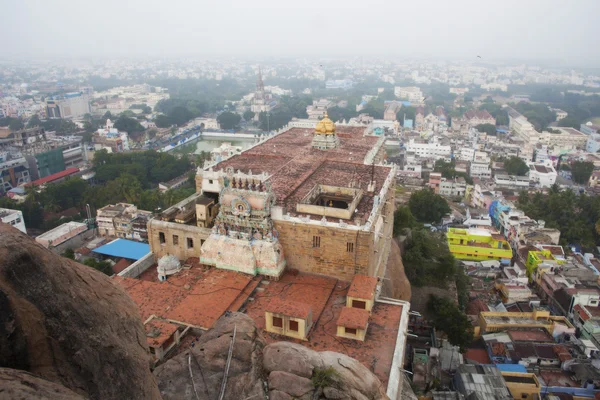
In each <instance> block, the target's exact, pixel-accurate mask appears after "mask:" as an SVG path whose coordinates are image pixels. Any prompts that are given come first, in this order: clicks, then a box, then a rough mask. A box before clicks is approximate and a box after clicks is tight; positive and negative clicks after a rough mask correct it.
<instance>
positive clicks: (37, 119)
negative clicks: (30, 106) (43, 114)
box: [27, 114, 42, 128]
mask: <svg viewBox="0 0 600 400" xmlns="http://www.w3.org/2000/svg"><path fill="white" fill-rule="evenodd" d="M41 125H42V120H40V117H38V115H37V114H34V115H33V116H32V117H31V118H29V121H27V127H28V128H33V127H34V126H41Z"/></svg>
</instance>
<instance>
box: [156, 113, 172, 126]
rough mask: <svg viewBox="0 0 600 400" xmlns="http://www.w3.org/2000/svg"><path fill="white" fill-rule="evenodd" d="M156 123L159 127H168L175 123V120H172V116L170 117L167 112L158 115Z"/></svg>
mask: <svg viewBox="0 0 600 400" xmlns="http://www.w3.org/2000/svg"><path fill="white" fill-rule="evenodd" d="M154 123H155V124H156V126H157V127H159V128H168V127H170V126H171V125H173V121H172V120H171V118H169V117H168V116H166V115H165V114H159V115H157V116H156V118H155V119H154Z"/></svg>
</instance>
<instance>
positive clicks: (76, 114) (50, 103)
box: [46, 92, 91, 119]
mask: <svg viewBox="0 0 600 400" xmlns="http://www.w3.org/2000/svg"><path fill="white" fill-rule="evenodd" d="M90 112H91V109H90V97H89V95H88V94H86V93H83V92H75V93H67V94H65V95H64V96H61V97H58V98H57V97H54V98H51V99H49V100H46V114H47V116H48V118H54V119H56V118H61V119H67V118H81V117H83V116H84V115H85V114H88V113H90Z"/></svg>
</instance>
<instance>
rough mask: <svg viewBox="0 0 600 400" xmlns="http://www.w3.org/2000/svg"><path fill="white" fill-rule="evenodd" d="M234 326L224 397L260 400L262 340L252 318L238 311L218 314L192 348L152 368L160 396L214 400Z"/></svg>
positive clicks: (219, 385)
mask: <svg viewBox="0 0 600 400" xmlns="http://www.w3.org/2000/svg"><path fill="white" fill-rule="evenodd" d="M234 328H235V330H236V335H235V342H234V346H233V353H232V359H231V364H230V366H229V372H228V375H227V385H226V390H225V396H224V399H227V400H238V399H245V398H255V399H263V398H264V390H263V386H262V381H261V375H262V351H263V348H264V346H265V341H264V339H263V338H262V337H261V336H260V334H259V332H258V330H257V329H256V325H254V321H253V320H252V319H251V318H250V317H248V316H247V315H245V314H241V313H231V314H228V315H224V316H222V317H221V318H219V320H218V321H217V322H216V323H215V326H214V327H213V328H212V329H211V330H209V331H207V332H206V333H205V334H204V335H202V336H200V338H199V339H198V341H195V342H194V343H193V344H194V346H193V347H190V348H189V349H188V350H186V351H184V352H182V353H180V354H178V355H177V356H175V357H174V358H172V359H170V360H169V361H167V362H166V363H164V364H162V365H160V366H159V367H158V368H156V370H154V374H155V375H156V378H157V380H158V387H159V389H160V393H161V395H162V396H163V399H165V400H170V399H173V400H175V399H177V400H179V399H183V400H185V399H189V400H195V399H197V398H200V399H217V398H218V397H219V396H218V394H219V393H220V390H221V383H222V381H223V375H224V371H225V365H226V363H227V357H228V354H229V346H230V343H231V339H232V336H233V331H234ZM190 370H191V373H190ZM196 394H197V395H196ZM253 396H254V397H253Z"/></svg>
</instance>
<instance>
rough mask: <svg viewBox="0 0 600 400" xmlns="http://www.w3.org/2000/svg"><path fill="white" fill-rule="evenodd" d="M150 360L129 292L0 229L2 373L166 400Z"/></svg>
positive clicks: (94, 393)
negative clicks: (19, 373) (8, 370)
mask: <svg viewBox="0 0 600 400" xmlns="http://www.w3.org/2000/svg"><path fill="white" fill-rule="evenodd" d="M149 361H150V358H149V353H148V346H147V343H146V334H145V332H144V328H143V326H142V322H141V320H140V316H139V313H138V311H137V307H136V305H135V304H134V303H133V301H132V300H131V299H130V298H129V297H128V296H127V294H126V293H125V292H123V291H122V290H121V289H120V288H118V287H117V286H116V285H114V284H113V283H112V282H111V281H110V279H109V278H108V277H107V276H105V275H103V274H101V273H99V272H97V271H95V270H93V269H92V268H89V267H87V266H85V265H81V264H78V263H76V262H74V261H71V260H68V259H65V258H63V257H59V256H57V255H55V254H53V253H51V252H50V251H48V250H46V249H44V248H43V247H42V246H40V245H38V244H37V243H35V242H34V241H33V240H31V239H30V238H29V237H27V236H26V235H24V234H22V233H21V232H19V231H18V230H16V229H14V228H12V227H10V226H7V225H4V224H0V367H4V368H11V369H17V370H23V371H28V372H31V373H32V374H34V375H37V376H38V377H41V378H43V379H45V380H48V381H50V382H54V383H56V384H58V385H62V386H64V387H66V388H68V389H70V390H71V391H73V392H75V393H76V394H78V395H81V396H83V397H85V398H92V399H159V398H160V394H159V392H158V388H157V385H156V381H155V379H154V377H153V375H152V373H151V372H150V368H149ZM3 379H4V381H5V382H7V381H8V380H10V377H9V376H4V378H3ZM65 390H66V389H65ZM0 397H1V396H0ZM47 398H52V397H47ZM64 398H69V397H68V396H65V397H64ZM73 398H76V397H73Z"/></svg>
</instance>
